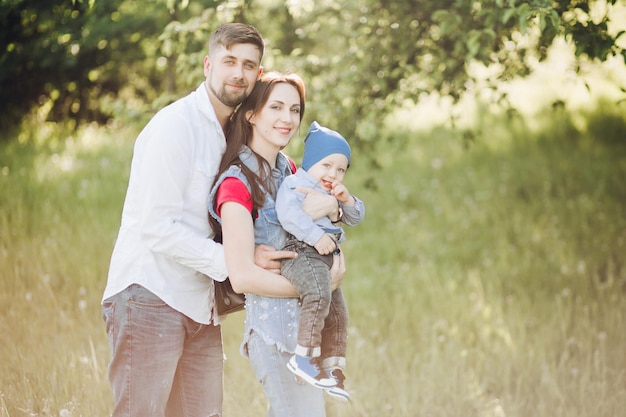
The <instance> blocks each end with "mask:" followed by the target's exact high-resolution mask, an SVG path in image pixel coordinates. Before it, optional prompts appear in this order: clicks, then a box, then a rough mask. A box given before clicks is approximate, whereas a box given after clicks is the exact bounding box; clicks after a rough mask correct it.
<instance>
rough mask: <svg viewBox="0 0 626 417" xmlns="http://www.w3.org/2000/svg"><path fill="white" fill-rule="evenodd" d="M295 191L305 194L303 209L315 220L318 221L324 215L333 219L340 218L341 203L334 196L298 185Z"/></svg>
mask: <svg viewBox="0 0 626 417" xmlns="http://www.w3.org/2000/svg"><path fill="white" fill-rule="evenodd" d="M295 191H297V192H299V193H303V194H305V197H304V201H303V202H302V210H303V211H304V212H305V213H306V214H308V215H309V216H311V218H312V219H313V220H315V221H317V220H319V219H321V218H322V217H329V218H330V219H331V220H333V219H338V218H339V204H337V199H336V198H335V197H334V196H332V195H329V194H324V193H321V192H319V191H315V190H314V189H312V188H307V187H298V188H296V190H295Z"/></svg>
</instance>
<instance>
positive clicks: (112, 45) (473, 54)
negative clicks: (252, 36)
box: [0, 0, 626, 148]
mask: <svg viewBox="0 0 626 417" xmlns="http://www.w3.org/2000/svg"><path fill="white" fill-rule="evenodd" d="M55 3H59V4H55ZM618 5H621V6H623V5H624V0H622V1H621V2H619V1H618V0H589V1H583V0H572V1H561V0H559V1H553V0H532V1H521V0H473V1H471V0H419V1H418V0H406V1H402V2H400V1H397V2H396V1H391V0H316V1H313V0H298V1H289V2H281V1H278V0H255V1H244V0H228V1H225V0H222V1H210V0H202V1H200V0H198V1H190V0H156V1H154V0H152V1H151V0H107V1H105V0H73V1H72V0H65V1H61V2H51V1H36V0H4V1H3V2H1V3H0V25H2V27H3V28H6V29H5V30H4V31H3V33H2V35H0V125H5V124H7V123H8V121H15V119H16V118H17V117H21V115H23V114H24V113H25V112H26V111H27V110H28V109H29V108H30V107H31V106H33V105H37V103H45V104H46V105H49V106H51V110H50V112H49V117H50V118H51V119H52V120H60V119H62V118H64V117H71V118H75V119H76V120H97V121H104V120H105V119H106V118H107V117H109V115H110V114H109V113H110V110H107V109H106V108H103V105H102V103H103V97H110V98H111V100H113V99H116V98H117V97H119V96H120V95H122V97H129V96H135V97H139V98H140V99H142V100H144V101H146V102H149V101H152V100H154V98H156V97H158V96H161V97H162V100H160V101H159V102H160V103H163V102H167V101H168V100H169V97H171V96H173V95H174V96H176V95H180V94H181V93H182V92H184V91H186V90H188V89H189V88H191V87H192V86H193V85H194V84H195V83H197V80H198V79H199V78H198V68H200V65H201V59H202V56H203V55H204V54H205V53H206V49H205V45H206V40H207V39H208V36H209V35H210V33H211V31H212V30H213V29H215V28H216V27H217V25H219V24H220V23H223V22H227V21H241V22H247V23H251V24H253V25H255V26H257V27H258V28H259V30H260V31H261V33H263V35H264V36H265V37H266V38H267V39H268V47H267V53H266V58H265V60H264V64H265V67H266V68H276V69H279V70H288V69H290V70H295V71H298V72H299V73H300V74H302V75H303V76H304V77H305V79H306V81H307V84H308V90H309V94H308V97H309V101H310V102H311V103H312V105H311V106H309V108H310V109H311V112H310V113H309V114H313V115H314V117H317V116H318V117H319V118H320V119H321V120H324V122H325V123H327V124H331V125H333V126H338V127H339V126H340V127H341V129H342V131H344V132H350V135H351V136H354V138H355V141H356V144H357V146H362V147H364V148H368V147H369V146H370V145H372V144H373V143H374V142H375V141H376V140H378V138H379V136H378V135H379V132H380V129H379V127H380V125H381V123H382V122H383V120H384V118H385V116H386V115H387V114H388V113H389V112H390V111H392V110H393V109H394V108H395V107H396V106H398V105H400V104H402V103H405V102H407V101H409V102H415V101H417V100H418V99H419V96H420V94H421V93H431V92H439V93H440V94H441V95H447V96H451V97H453V98H458V97H460V95H461V94H462V93H463V92H465V91H467V89H468V87H469V86H472V85H476V81H477V80H476V75H475V74H473V73H472V72H471V69H470V68H471V66H470V64H471V63H480V64H482V65H484V66H488V67H490V68H491V71H490V74H492V75H491V76H490V78H488V79H486V80H482V81H483V83H486V84H487V86H488V87H489V86H491V87H495V86H496V85H497V83H498V82H501V81H506V80H508V79H510V78H512V77H513V76H517V75H524V74H527V73H528V71H529V70H530V66H529V59H528V58H529V57H531V56H532V57H535V58H537V59H543V58H545V56H546V51H547V49H548V47H549V46H550V45H551V44H552V42H553V41H554V39H555V38H557V37H565V38H566V39H568V40H569V41H571V42H572V43H573V44H574V45H575V46H576V49H575V51H576V55H577V56H579V57H580V58H581V59H582V58H585V59H591V60H599V61H604V60H606V59H608V58H609V57H611V56H615V55H621V56H622V57H624V59H625V60H626V52H625V50H624V48H623V47H622V46H620V44H619V41H620V37H621V36H622V34H623V31H616V30H614V29H611V24H612V23H613V22H612V20H611V16H612V14H611V11H612V10H613V9H614V8H615V7H617V6H618ZM622 24H623V22H622ZM107 112H109V113H107Z"/></svg>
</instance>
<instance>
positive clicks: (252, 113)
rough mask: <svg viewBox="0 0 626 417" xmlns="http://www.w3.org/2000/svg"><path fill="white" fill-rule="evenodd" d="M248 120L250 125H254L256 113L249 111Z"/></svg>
mask: <svg viewBox="0 0 626 417" xmlns="http://www.w3.org/2000/svg"><path fill="white" fill-rule="evenodd" d="M246 120H247V121H248V123H250V124H251V125H253V124H254V112H253V111H252V110H248V111H247V112H246Z"/></svg>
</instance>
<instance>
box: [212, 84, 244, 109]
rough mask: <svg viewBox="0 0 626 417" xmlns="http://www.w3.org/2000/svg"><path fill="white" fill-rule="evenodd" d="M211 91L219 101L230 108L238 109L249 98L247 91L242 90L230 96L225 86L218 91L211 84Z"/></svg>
mask: <svg viewBox="0 0 626 417" xmlns="http://www.w3.org/2000/svg"><path fill="white" fill-rule="evenodd" d="M209 89H210V90H211V92H212V93H213V94H214V95H215V97H217V99H218V100H219V101H221V102H222V103H223V104H224V105H226V106H228V107H237V106H238V105H239V104H241V102H242V101H244V100H245V98H246V97H247V91H246V90H242V91H241V92H239V93H231V94H229V93H227V92H226V88H225V87H224V86H222V87H221V88H220V90H219V91H218V90H216V89H215V88H214V87H213V85H211V83H209Z"/></svg>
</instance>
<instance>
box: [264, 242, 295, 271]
mask: <svg viewBox="0 0 626 417" xmlns="http://www.w3.org/2000/svg"><path fill="white" fill-rule="evenodd" d="M297 256H298V254H297V253H296V252H291V251H286V250H276V249H275V248H273V247H272V246H268V245H257V246H256V247H255V248H254V263H255V264H256V265H257V266H259V267H261V268H263V269H265V270H267V271H270V272H273V273H275V274H280V261H281V260H282V259H287V258H295V257H297Z"/></svg>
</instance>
